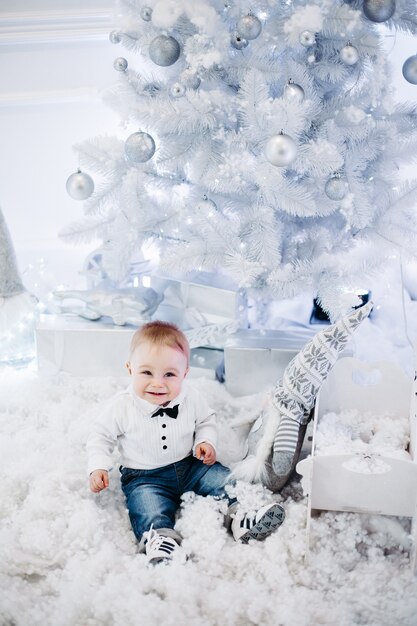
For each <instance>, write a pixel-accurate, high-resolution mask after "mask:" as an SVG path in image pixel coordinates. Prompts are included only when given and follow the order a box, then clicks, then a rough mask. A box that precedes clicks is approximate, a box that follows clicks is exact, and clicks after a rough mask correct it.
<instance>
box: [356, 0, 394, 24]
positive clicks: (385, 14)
mask: <svg viewBox="0 0 417 626" xmlns="http://www.w3.org/2000/svg"><path fill="white" fill-rule="evenodd" d="M395 9H396V4H395V0H364V1H363V12H364V15H365V16H366V17H367V18H368V20H371V22H376V23H381V22H386V21H387V20H389V19H390V18H391V17H392V16H393V15H394V13H395Z"/></svg>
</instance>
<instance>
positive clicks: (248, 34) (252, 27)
mask: <svg viewBox="0 0 417 626" xmlns="http://www.w3.org/2000/svg"><path fill="white" fill-rule="evenodd" d="M261 30H262V24H261V22H260V20H259V19H258V18H257V17H256V15H252V14H251V13H249V15H245V16H243V17H241V18H240V20H238V22H237V24H236V31H237V33H238V34H239V35H240V36H241V37H243V39H249V40H251V39H256V38H257V37H259V35H260V34H261Z"/></svg>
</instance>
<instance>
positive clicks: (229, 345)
mask: <svg viewBox="0 0 417 626" xmlns="http://www.w3.org/2000/svg"><path fill="white" fill-rule="evenodd" d="M316 332H317V327H315V328H312V329H310V328H305V327H300V328H297V329H293V330H259V329H242V330H238V331H237V332H236V333H234V334H233V335H231V336H230V338H229V339H228V340H227V341H226V343H225V348H224V365H225V377H226V387H227V390H228V391H229V392H230V393H232V394H233V395H235V396H243V395H248V394H252V393H257V392H259V391H263V390H265V389H267V388H268V387H271V386H272V385H274V384H275V383H276V382H277V381H278V380H279V379H280V378H281V376H282V375H283V373H284V370H285V368H286V367H287V365H288V363H289V362H290V361H291V359H293V358H294V357H295V355H296V354H297V352H299V350H300V349H301V348H302V347H303V346H304V345H305V344H306V343H307V341H309V340H310V339H311V338H312V337H313V336H314V334H315V333H316Z"/></svg>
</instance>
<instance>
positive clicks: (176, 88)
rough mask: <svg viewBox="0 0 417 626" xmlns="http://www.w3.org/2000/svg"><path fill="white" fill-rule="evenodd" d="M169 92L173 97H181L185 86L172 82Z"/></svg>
mask: <svg viewBox="0 0 417 626" xmlns="http://www.w3.org/2000/svg"><path fill="white" fill-rule="evenodd" d="M169 93H170V94H171V96H172V97H173V98H182V97H183V96H184V95H185V87H184V85H182V84H181V83H174V84H173V85H172V87H171V89H170V90H169Z"/></svg>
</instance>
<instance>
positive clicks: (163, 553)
mask: <svg viewBox="0 0 417 626" xmlns="http://www.w3.org/2000/svg"><path fill="white" fill-rule="evenodd" d="M144 534H145V533H144ZM176 548H178V543H177V542H176V541H175V539H172V537H165V536H164V535H160V534H159V533H158V532H157V531H156V530H154V529H153V528H151V529H150V530H149V531H148V532H147V538H146V544H145V552H146V556H147V557H148V560H149V562H150V563H159V562H160V561H166V560H168V559H171V558H172V553H173V552H174V550H175V549H176Z"/></svg>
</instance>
